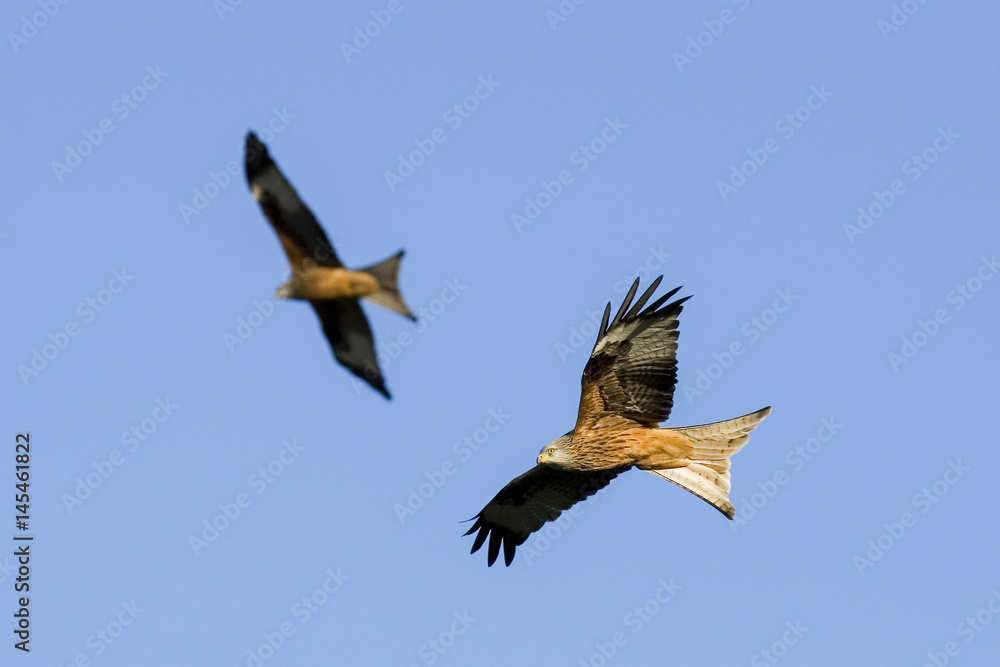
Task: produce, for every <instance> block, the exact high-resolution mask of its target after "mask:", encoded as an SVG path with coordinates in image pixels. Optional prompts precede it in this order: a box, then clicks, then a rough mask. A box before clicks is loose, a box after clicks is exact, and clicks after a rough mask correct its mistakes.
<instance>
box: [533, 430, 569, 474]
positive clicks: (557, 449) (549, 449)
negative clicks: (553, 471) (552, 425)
mask: <svg viewBox="0 0 1000 667" xmlns="http://www.w3.org/2000/svg"><path fill="white" fill-rule="evenodd" d="M570 440H572V436H571V435H570V434H569V433H567V434H566V435H564V436H562V437H561V438H556V439H555V440H553V441H552V442H550V443H549V444H547V445H545V446H544V447H542V451H541V452H539V453H538V463H546V464H548V465H550V466H554V467H556V468H562V467H563V466H565V465H566V464H568V463H570V462H571V461H572V459H571V457H570V454H569V443H570Z"/></svg>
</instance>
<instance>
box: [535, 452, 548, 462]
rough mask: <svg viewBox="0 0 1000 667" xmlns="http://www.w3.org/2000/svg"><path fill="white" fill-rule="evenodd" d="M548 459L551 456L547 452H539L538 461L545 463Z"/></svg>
mask: <svg viewBox="0 0 1000 667" xmlns="http://www.w3.org/2000/svg"><path fill="white" fill-rule="evenodd" d="M548 460H549V457H548V456H546V455H545V454H539V455H538V459H537V462H538V463H545V462H546V461H548Z"/></svg>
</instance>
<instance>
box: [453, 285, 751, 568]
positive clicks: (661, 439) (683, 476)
mask: <svg viewBox="0 0 1000 667" xmlns="http://www.w3.org/2000/svg"><path fill="white" fill-rule="evenodd" d="M662 278H663V276H660V277H659V278H657V279H656V280H654V281H653V283H652V285H650V286H649V288H647V289H646V291H645V292H643V294H642V296H640V297H639V299H638V300H637V301H636V302H635V304H634V305H632V300H633V298H635V293H636V291H637V289H638V287H639V280H638V279H636V281H635V283H633V284H632V288H631V289H630V290H629V292H628V294H627V295H626V296H625V299H624V300H623V302H622V305H621V308H619V309H618V313H617V314H616V315H615V317H614V318H613V319H611V320H610V321H609V317H610V315H611V304H610V303H609V304H608V305H607V307H606V308H605V310H604V318H603V320H602V321H601V326H600V328H599V330H598V334H597V341H596V342H595V344H594V350H593V352H592V353H591V355H590V359H589V361H588V362H587V366H586V368H584V371H583V380H582V388H581V392H580V409H579V413H578V415H577V420H576V426H575V427H574V428H573V430H572V431H570V432H569V433H567V434H566V435H564V436H562V437H560V438H557V439H556V440H553V441H552V442H551V443H549V444H548V445H546V446H545V447H543V448H542V451H541V453H540V454H539V455H538V465H537V466H535V467H534V468H533V469H532V470H529V471H528V472H526V473H525V474H523V475H521V476H520V477H517V478H516V479H514V480H512V481H511V482H510V483H509V484H508V485H507V486H505V487H504V488H503V489H502V490H501V491H500V493H498V494H497V495H496V497H494V498H493V500H491V501H490V502H489V504H488V505H486V507H484V508H483V510H482V511H481V512H480V513H479V514H478V515H477V516H476V517H474V518H475V523H474V524H473V525H472V528H470V529H469V531H468V532H467V533H465V534H466V535H470V534H472V533H474V532H476V533H477V534H476V539H475V541H474V542H473V545H472V553H475V552H476V551H478V550H479V549H480V547H482V546H483V544H485V542H486V539H487V537H489V541H490V544H489V550H488V556H487V563H488V564H489V565H493V563H494V562H495V561H496V559H497V556H498V555H499V553H500V548H501V546H502V547H503V552H504V562H505V563H506V564H507V565H510V564H511V562H512V561H513V559H514V552H515V549H516V547H517V546H519V545H521V544H523V543H524V541H525V540H526V539H528V536H529V535H531V533H533V532H535V531H536V530H538V529H539V528H541V527H542V526H543V525H545V523H546V522H547V521H552V520H554V519H556V518H558V517H559V515H560V514H561V513H562V511H563V510H566V509H569V508H570V507H572V506H573V505H574V504H575V503H577V502H579V501H581V500H584V499H586V498H588V497H590V496H591V495H593V494H594V493H596V492H597V491H598V490H600V489H601V488H603V487H604V486H606V485H607V484H608V483H610V482H611V480H612V479H614V478H615V477H617V476H618V475H619V474H621V473H623V472H625V471H626V470H628V469H630V468H633V467H635V468H639V469H640V470H646V471H648V472H650V473H653V474H655V475H657V476H660V477H663V478H664V479H667V480H669V481H671V482H673V483H674V484H677V485H678V486H680V487H681V488H684V489H686V490H687V491H690V492H691V493H694V494H695V495H697V496H698V497H700V498H702V499H703V500H705V501H706V502H708V503H710V504H711V505H712V506H714V507H715V508H716V509H718V510H719V511H720V512H722V513H723V514H725V515H726V516H727V517H728V518H730V519H732V518H733V517H734V516H735V509H734V508H733V505H732V503H730V502H729V490H730V482H729V466H730V457H731V456H732V455H733V454H735V453H736V452H737V451H739V449H740V448H741V447H742V446H743V445H744V444H746V442H747V438H748V434H749V433H750V431H752V430H753V429H754V427H756V426H757V424H759V423H760V421H761V420H762V419H764V417H766V416H767V415H768V414H769V413H770V412H771V408H769V407H767V408H764V409H762V410H758V411H757V412H754V413H751V414H748V415H745V416H743V417H737V418H736V419H730V420H728V421H724V422H716V423H714V424H705V425H702V426H686V427H680V428H660V427H659V424H660V422H662V421H664V420H666V419H667V417H668V416H669V415H670V410H671V408H672V407H673V393H674V387H675V385H676V383H677V359H676V353H677V337H678V330H677V324H678V320H677V317H678V315H680V312H681V310H682V307H683V304H684V302H685V301H687V300H688V299H689V298H690V297H684V298H683V299H677V300H676V301H673V302H671V303H669V304H667V305H665V306H664V305H663V304H664V303H665V302H666V301H667V300H668V299H670V297H672V296H673V295H674V294H676V293H677V291H678V290H679V289H680V288H679V287H678V288H677V289H674V290H671V291H670V292H668V293H666V294H664V295H663V296H661V297H660V298H658V299H656V300H655V301H654V302H652V303H651V304H649V306H646V303H647V302H648V301H649V299H650V297H652V295H653V292H655V291H656V288H657V287H658V286H659V284H660V281H661V280H662ZM644 306H646V307H645V309H643V307H644ZM477 531H478V532H477Z"/></svg>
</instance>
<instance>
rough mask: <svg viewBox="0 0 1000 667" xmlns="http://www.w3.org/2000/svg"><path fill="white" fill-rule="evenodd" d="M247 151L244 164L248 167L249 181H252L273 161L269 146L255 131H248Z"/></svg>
mask: <svg viewBox="0 0 1000 667" xmlns="http://www.w3.org/2000/svg"><path fill="white" fill-rule="evenodd" d="M245 153H246V156H245V159H244V162H243V166H244V168H245V169H246V173H247V182H250V181H251V180H253V178H254V176H256V175H257V174H259V173H260V171H261V170H262V169H263V168H264V167H266V166H267V165H268V163H269V162H271V158H270V156H269V155H268V154H267V146H265V145H264V144H263V143H261V141H260V139H258V138H257V135H256V134H254V133H253V131H249V132H247V138H246V150H245Z"/></svg>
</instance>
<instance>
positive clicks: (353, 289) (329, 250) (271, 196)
mask: <svg viewBox="0 0 1000 667" xmlns="http://www.w3.org/2000/svg"><path fill="white" fill-rule="evenodd" d="M245 168H246V174H247V183H248V184H249V185H250V191H251V192H252V193H253V196H254V199H256V200H257V203H259V204H260V207H261V208H262V209H263V210H264V215H265V216H266V217H267V221H268V222H270V223H271V226H272V227H273V228H274V231H275V233H277V235H278V240H280V241H281V247H282V248H284V249H285V255H287V256H288V263H289V264H291V267H292V277H291V279H290V280H288V281H287V282H286V283H284V284H283V285H281V286H280V287H278V291H277V292H275V295H274V296H275V297H276V298H286V299H302V300H304V301H308V302H309V303H310V304H311V305H312V307H313V309H314V310H315V311H316V315H318V316H319V321H320V324H321V325H322V326H323V333H324V334H325V335H326V338H327V340H328V341H330V347H332V348H333V355H334V356H335V357H336V358H337V361H339V362H340V363H341V364H343V366H344V367H345V368H347V370H349V371H351V372H352V373H354V374H355V375H356V376H358V377H359V378H361V379H363V380H365V381H366V382H368V384H370V385H371V386H372V387H374V388H375V389H376V390H377V391H378V392H379V393H381V394H382V395H383V396H385V397H386V398H391V396H390V394H389V390H388V389H386V387H385V379H384V378H383V377H382V371H381V370H380V369H379V366H378V358H377V357H376V355H375V343H374V341H373V340H372V331H371V327H369V326H368V320H367V319H366V318H365V314H364V312H363V311H362V310H361V305H360V304H359V303H358V300H359V299H367V300H368V301H371V302H372V303H376V304H378V305H380V306H383V307H385V308H388V309H389V310H393V311H395V312H397V313H399V314H401V315H404V316H405V317H408V318H410V319H411V320H416V318H415V317H414V316H413V313H411V312H410V309H409V308H408V307H407V306H406V303H405V302H404V301H403V296H402V294H400V293H399V287H398V285H397V276H398V274H399V262H400V260H401V259H402V258H403V251H402V250H400V251H399V252H397V253H396V254H395V255H393V256H392V257H390V258H388V259H386V260H384V261H382V262H379V263H378V264H373V265H372V266H369V267H366V268H363V269H357V270H351V269H348V268H347V267H345V266H344V265H343V264H342V263H341V261H340V260H339V259H338V258H337V254H336V253H335V252H334V250H333V245H332V244H331V243H330V240H329V239H328V238H327V236H326V233H325V232H324V231H323V228H322V227H320V225H319V223H318V222H317V221H316V218H315V217H314V216H313V214H312V212H311V211H310V210H309V208H308V207H306V205H305V204H304V203H303V202H302V200H301V199H299V196H298V194H296V192H295V188H293V187H292V185H291V183H289V182H288V180H287V179H286V178H285V176H284V174H282V173H281V170H279V169H278V165H277V164H275V163H274V160H272V159H271V156H270V155H269V154H268V152H267V146H265V145H264V144H262V143H261V142H260V140H259V139H257V135H255V134H254V133H253V132H250V133H248V134H247V140H246V161H245Z"/></svg>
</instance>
